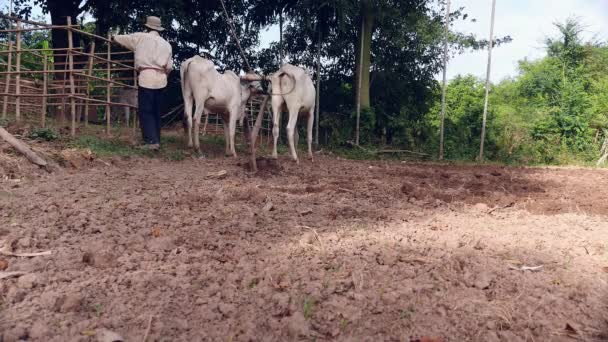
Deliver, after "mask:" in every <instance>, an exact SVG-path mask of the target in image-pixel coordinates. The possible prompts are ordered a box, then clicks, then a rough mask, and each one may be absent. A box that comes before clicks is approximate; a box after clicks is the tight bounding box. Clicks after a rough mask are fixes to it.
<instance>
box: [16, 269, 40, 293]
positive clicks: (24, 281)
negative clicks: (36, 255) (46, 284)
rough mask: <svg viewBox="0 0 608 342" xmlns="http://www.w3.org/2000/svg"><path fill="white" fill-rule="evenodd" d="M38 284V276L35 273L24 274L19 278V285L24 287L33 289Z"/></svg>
mask: <svg viewBox="0 0 608 342" xmlns="http://www.w3.org/2000/svg"><path fill="white" fill-rule="evenodd" d="M36 285H38V276H36V275H35V274H33V273H30V274H26V275H23V276H21V277H19V279H17V286H18V287H20V288H22V289H32V288H34V287H36Z"/></svg>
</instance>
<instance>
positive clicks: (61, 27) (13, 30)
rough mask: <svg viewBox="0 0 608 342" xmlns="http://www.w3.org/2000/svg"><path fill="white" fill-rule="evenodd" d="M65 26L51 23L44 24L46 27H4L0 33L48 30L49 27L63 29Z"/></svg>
mask: <svg viewBox="0 0 608 342" xmlns="http://www.w3.org/2000/svg"><path fill="white" fill-rule="evenodd" d="M64 28H66V27H65V26H63V25H53V26H46V27H24V28H21V29H19V30H18V29H6V30H0V33H12V32H29V31H41V30H50V29H64Z"/></svg>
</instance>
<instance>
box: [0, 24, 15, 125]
mask: <svg viewBox="0 0 608 342" xmlns="http://www.w3.org/2000/svg"><path fill="white" fill-rule="evenodd" d="M8 37H9V40H8V57H7V61H6V63H7V66H6V71H9V72H10V71H12V70H13V65H12V62H13V42H12V40H11V39H10V37H11V35H10V33H9V35H8ZM10 86H11V74H10V73H9V74H6V84H5V85H4V93H5V94H8V92H9V90H10ZM8 100H9V98H8V96H4V102H3V103H2V119H6V111H7V110H8Z"/></svg>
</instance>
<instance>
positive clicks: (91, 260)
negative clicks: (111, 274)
mask: <svg viewBox="0 0 608 342" xmlns="http://www.w3.org/2000/svg"><path fill="white" fill-rule="evenodd" d="M82 262H84V263H85V264H87V265H90V266H93V267H97V268H110V267H114V266H115V263H116V258H115V256H114V255H113V254H112V253H111V252H110V251H95V252H93V251H87V252H85V253H84V254H83V255H82Z"/></svg>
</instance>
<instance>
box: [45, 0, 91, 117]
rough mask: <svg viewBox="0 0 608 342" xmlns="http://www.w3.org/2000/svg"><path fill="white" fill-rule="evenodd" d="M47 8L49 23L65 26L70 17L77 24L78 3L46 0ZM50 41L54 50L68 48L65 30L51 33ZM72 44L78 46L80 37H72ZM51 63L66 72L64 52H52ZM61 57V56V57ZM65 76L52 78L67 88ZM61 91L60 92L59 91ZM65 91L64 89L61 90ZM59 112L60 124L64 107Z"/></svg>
mask: <svg viewBox="0 0 608 342" xmlns="http://www.w3.org/2000/svg"><path fill="white" fill-rule="evenodd" d="M46 4H47V7H48V9H49V13H50V15H51V23H52V24H53V25H67V17H71V18H72V20H73V22H77V21H76V18H77V17H78V15H79V14H80V10H79V8H78V6H79V5H80V1H78V0H76V1H74V0H47V1H46ZM51 40H52V42H53V48H54V49H65V48H67V47H68V31H67V30H65V29H58V30H52V31H51ZM72 43H73V44H74V46H80V35H77V34H76V35H73V41H72ZM53 54H54V56H53V63H54V68H53V69H54V70H67V67H68V65H67V64H68V63H67V61H68V58H67V56H65V55H66V51H54V52H53ZM61 55H63V56H61ZM80 58H81V56H74V61H80ZM76 65H78V66H79V67H82V66H81V65H80V64H78V63H77V64H76ZM66 76H67V75H66V74H64V73H55V74H53V77H54V79H55V80H56V81H64V83H63V84H64V87H67V83H65V82H66V81H67V77H66ZM60 91H61V90H60ZM63 91H64V92H65V91H66V90H65V89H64V90H63ZM61 107H62V108H61V111H60V113H59V115H60V117H59V120H61V121H62V122H64V121H65V119H66V111H65V105H62V106H61Z"/></svg>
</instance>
